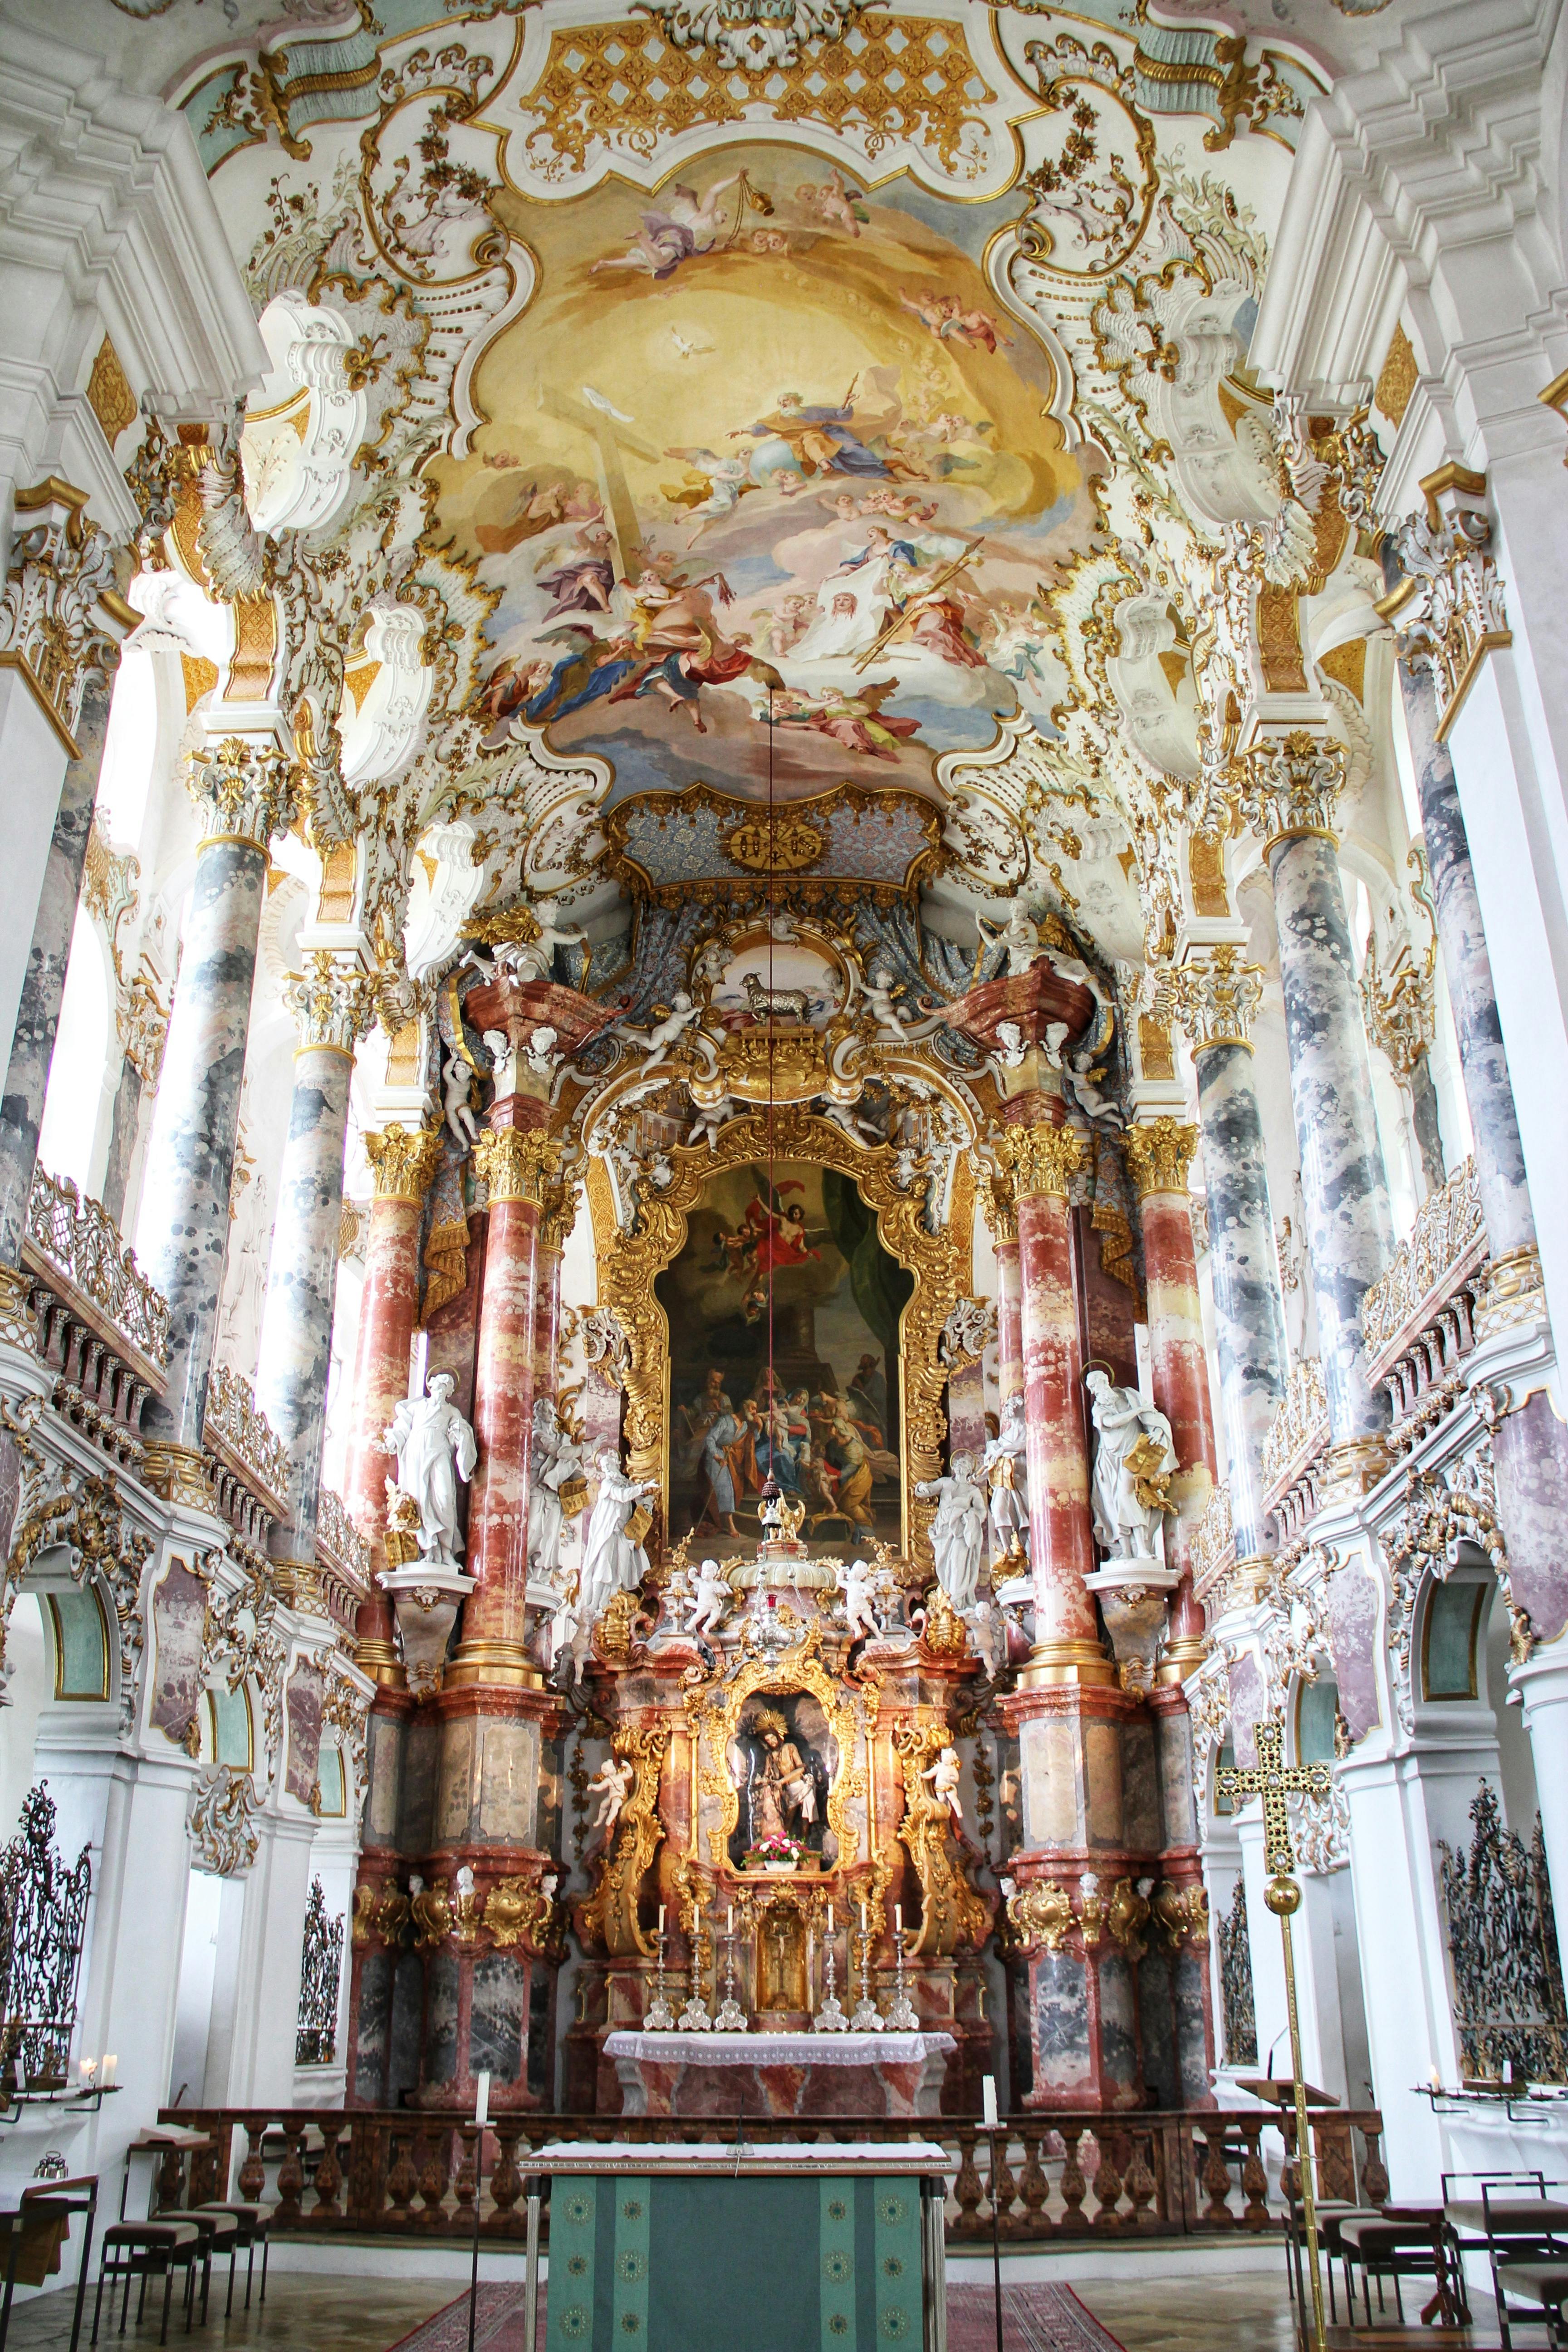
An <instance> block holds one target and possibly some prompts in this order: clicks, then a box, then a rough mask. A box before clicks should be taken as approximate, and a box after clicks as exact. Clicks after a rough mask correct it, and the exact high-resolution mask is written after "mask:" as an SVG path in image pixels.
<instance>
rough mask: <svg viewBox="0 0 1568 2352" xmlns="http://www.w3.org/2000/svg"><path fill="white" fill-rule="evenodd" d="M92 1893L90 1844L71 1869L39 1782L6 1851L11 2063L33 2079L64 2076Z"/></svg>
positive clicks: (3, 1972)
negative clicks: (57, 1844) (62, 1853)
mask: <svg viewBox="0 0 1568 2352" xmlns="http://www.w3.org/2000/svg"><path fill="white" fill-rule="evenodd" d="M91 1892H92V1864H91V1861H90V1859H89V1848H88V1847H87V1846H85V1845H84V1846H83V1848H82V1850H81V1852H80V1853H79V1855H78V1856H77V1859H76V1862H75V1864H73V1866H72V1867H71V1868H70V1869H69V1870H68V1869H67V1868H66V1865H65V1863H64V1861H63V1860H62V1858H61V1856H60V1855H59V1854H58V1853H57V1852H56V1850H55V1806H54V1800H53V1799H52V1798H51V1797H50V1795H49V1793H48V1790H47V1786H46V1785H45V1784H44V1783H43V1782H40V1783H39V1785H38V1786H37V1788H36V1789H29V1790H28V1791H27V1794H26V1797H25V1798H24V1799H23V1801H22V1819H21V1823H20V1826H19V1827H18V1829H17V1832H16V1836H15V1837H14V1838H13V1839H12V1840H11V1843H10V1844H9V1845H8V1846H6V1848H5V1851H4V1853H0V2017H3V2018H4V2020H5V2026H4V2036H5V2040H4V2058H5V2071H6V2072H7V2073H9V2072H10V2070H11V2069H12V2067H13V2066H15V2067H16V2069H17V2070H18V2071H19V2072H20V2073H21V2074H23V2075H24V2077H25V2078H26V2081H27V2082H28V2083H29V2084H38V2083H45V2084H47V2083H49V2082H53V2081H57V2080H60V2079H62V2078H63V2077H64V2075H65V2072H66V2067H67V2064H68V2060H69V2057H70V2044H71V2032H72V2029H73V2028H74V2026H75V2024H76V1990H77V1973H78V1970H79V1968H80V1966H81V1948H82V1942H83V1938H84V1937H85V1935H86V1932H87V1904H88V1897H89V1895H90V1894H91Z"/></svg>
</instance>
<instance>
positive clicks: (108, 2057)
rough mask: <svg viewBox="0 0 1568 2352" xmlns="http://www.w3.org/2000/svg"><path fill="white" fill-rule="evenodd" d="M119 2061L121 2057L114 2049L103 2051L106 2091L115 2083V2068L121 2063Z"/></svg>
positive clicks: (104, 2085)
mask: <svg viewBox="0 0 1568 2352" xmlns="http://www.w3.org/2000/svg"><path fill="white" fill-rule="evenodd" d="M119 2063H120V2061H119V2059H118V2058H117V2057H116V2056H115V2054H114V2053H113V2051H112V2050H106V2051H105V2052H104V2053H103V2087H104V2089H105V2090H106V2091H107V2090H108V2089H110V2086H111V2084H113V2081H114V2070H115V2068H116V2067H117V2066H118V2065H119Z"/></svg>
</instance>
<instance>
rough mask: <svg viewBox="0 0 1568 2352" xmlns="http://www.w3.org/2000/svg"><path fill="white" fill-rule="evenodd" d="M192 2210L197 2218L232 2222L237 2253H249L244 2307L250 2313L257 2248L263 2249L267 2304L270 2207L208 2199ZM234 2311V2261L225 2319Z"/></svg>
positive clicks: (263, 2299) (263, 2286)
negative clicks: (214, 2215) (212, 2215)
mask: <svg viewBox="0 0 1568 2352" xmlns="http://www.w3.org/2000/svg"><path fill="white" fill-rule="evenodd" d="M192 2210H193V2211H194V2212H195V2214H197V2215H200V2214H202V2213H226V2214H228V2215H229V2216H230V2218H231V2219H232V2220H233V2221H234V2224H235V2231H236V2235H235V2251H236V2252H238V2253H248V2255H249V2258H250V2259H249V2261H248V2262H247V2264H246V2271H245V2307H246V2309H247V2311H248V2310H249V2309H250V2287H251V2282H252V2280H253V2279H254V2278H255V2276H256V2249H257V2247H258V2246H259V2247H260V2249H261V2294H260V2297H259V2300H260V2301H261V2302H262V2303H265V2302H266V2300H267V2251H268V2240H269V2237H270V2232H271V2223H272V2208H271V2206H270V2205H247V2204H246V2203H245V2202H244V2200H234V2199H226V2198H221V2197H211V2198H208V2199H207V2200H206V2202H205V2204H202V2205H197V2206H195V2207H194V2208H193V2209H192ZM233 2309H234V2263H233V2261H232V2260H231V2261H230V2263H229V2266H228V2301H227V2303H226V2305H225V2306H224V2316H225V2318H227V2316H228V2315H229V2314H230V2312H232V2310H233Z"/></svg>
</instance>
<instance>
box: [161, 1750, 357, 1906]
mask: <svg viewBox="0 0 1568 2352" xmlns="http://www.w3.org/2000/svg"><path fill="white" fill-rule="evenodd" d="M260 1810H261V1800H260V1798H259V1797H258V1795H257V1793H256V1782H255V1780H253V1779H252V1777H251V1775H250V1772H249V1770H248V1769H247V1768H245V1767H243V1766H237V1765H233V1764H217V1765H214V1766H213V1767H212V1768H211V1769H209V1770H208V1771H205V1772H204V1773H203V1774H202V1777H201V1779H200V1780H198V1781H197V1783H196V1786H195V1789H194V1790H192V1792H191V1801H190V1805H189V1808H188V1810H187V1813H186V1826H187V1828H188V1829H189V1832H190V1839H191V1844H192V1846H193V1847H194V1848H195V1862H196V1867H197V1868H198V1869H200V1870H206V1871H211V1872H212V1873H213V1874H215V1875H216V1876H217V1877H219V1878H239V1877H243V1876H244V1874H245V1873H246V1872H247V1870H248V1869H249V1868H250V1865H251V1864H252V1863H253V1862H254V1861H255V1860H256V1856H257V1852H258V1847H259V1845H260V1838H259V1836H258V1832H256V1830H255V1829H254V1828H253V1827H252V1825H251V1823H252V1817H253V1815H255V1814H256V1813H258V1812H259V1811H260ZM355 1925H356V1927H357V1925H358V1919H357V1915H356V1920H355Z"/></svg>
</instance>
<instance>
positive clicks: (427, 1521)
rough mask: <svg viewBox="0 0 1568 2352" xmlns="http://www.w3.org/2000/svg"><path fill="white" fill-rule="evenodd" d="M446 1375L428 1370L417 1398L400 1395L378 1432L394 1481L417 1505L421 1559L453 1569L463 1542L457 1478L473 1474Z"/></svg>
mask: <svg viewBox="0 0 1568 2352" xmlns="http://www.w3.org/2000/svg"><path fill="white" fill-rule="evenodd" d="M454 1385H455V1383H454V1381H453V1379H452V1375H451V1373H450V1372H432V1374H431V1375H430V1378H429V1380H428V1381H426V1384H425V1394H424V1395H423V1396H422V1397H405V1398H403V1400H402V1401H401V1402H400V1403H399V1404H398V1406H397V1409H396V1411H395V1412H394V1414H393V1416H392V1426H391V1428H390V1429H385V1430H384V1431H383V1432H382V1439H381V1442H382V1444H384V1446H385V1447H386V1449H387V1451H388V1453H389V1454H396V1456H397V1483H398V1486H400V1487H401V1488H402V1490H403V1492H404V1494H405V1495H412V1496H413V1497H414V1499H415V1501H416V1503H417V1504H418V1506H419V1540H420V1543H421V1544H422V1545H423V1547H424V1557H425V1559H426V1560H430V1561H432V1562H434V1563H436V1564H437V1565H438V1566H439V1567H442V1568H456V1567H457V1565H458V1553H459V1552H460V1551H461V1550H462V1548H463V1547H462V1541H461V1538H460V1537H459V1536H458V1479H459V1478H461V1479H462V1481H463V1483H464V1484H465V1486H466V1485H467V1484H468V1480H469V1479H470V1478H471V1477H472V1476H473V1475H474V1464H475V1462H476V1461H477V1460H478V1458H479V1455H478V1449H477V1448H476V1446H475V1444H474V1433H473V1431H472V1430H471V1429H470V1428H469V1427H468V1423H467V1422H466V1421H465V1420H464V1419H463V1416H462V1414H461V1413H460V1412H458V1408H457V1406H456V1405H455V1404H450V1403H448V1402H447V1399H448V1398H449V1397H450V1395H451V1393H452V1390H453V1387H454Z"/></svg>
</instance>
